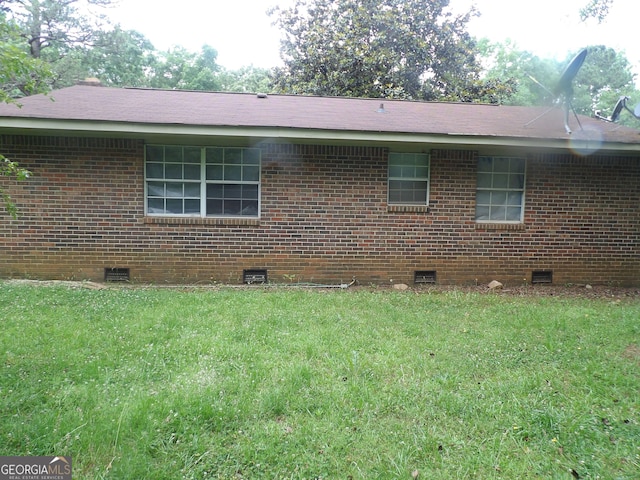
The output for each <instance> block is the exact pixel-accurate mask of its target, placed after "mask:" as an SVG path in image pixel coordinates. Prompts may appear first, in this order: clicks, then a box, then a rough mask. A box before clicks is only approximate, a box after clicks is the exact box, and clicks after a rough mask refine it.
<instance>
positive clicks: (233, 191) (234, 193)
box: [224, 184, 242, 198]
mask: <svg viewBox="0 0 640 480" xmlns="http://www.w3.org/2000/svg"><path fill="white" fill-rule="evenodd" d="M224 198H242V185H237V184H236V185H225V186H224Z"/></svg>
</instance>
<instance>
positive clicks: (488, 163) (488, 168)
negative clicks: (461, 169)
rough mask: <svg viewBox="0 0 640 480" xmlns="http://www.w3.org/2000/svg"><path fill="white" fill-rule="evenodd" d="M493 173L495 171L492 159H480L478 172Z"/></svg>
mask: <svg viewBox="0 0 640 480" xmlns="http://www.w3.org/2000/svg"><path fill="white" fill-rule="evenodd" d="M492 171H493V158H492V157H480V158H478V172H492Z"/></svg>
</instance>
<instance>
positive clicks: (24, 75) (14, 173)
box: [0, 12, 49, 218]
mask: <svg viewBox="0 0 640 480" xmlns="http://www.w3.org/2000/svg"><path fill="white" fill-rule="evenodd" d="M48 75H49V71H48V69H47V68H46V65H44V64H42V62H40V61H39V60H37V59H33V58H31V57H30V56H29V55H28V54H27V53H26V52H24V51H23V50H22V49H21V48H20V41H19V33H18V30H17V28H16V27H15V25H13V24H12V23H10V22H8V21H7V20H6V18H5V17H4V14H3V13H2V12H0V101H2V102H16V97H20V96H24V95H30V94H33V93H39V92H44V91H46V89H47V82H46V80H47V78H48ZM29 175H30V172H29V171H28V170H25V169H24V168H21V167H20V166H19V165H18V164H17V163H16V162H12V161H11V160H9V159H8V158H6V157H4V156H3V155H1V154H0V177H9V178H15V179H16V180H24V179H26V178H28V177H29ZM0 199H2V201H3V202H4V205H5V209H6V210H7V212H8V213H9V214H10V215H11V216H12V217H14V218H15V217H16V216H17V213H18V210H17V207H16V205H15V203H13V201H12V200H11V197H10V196H9V194H7V193H6V192H5V191H4V190H3V189H2V188H0Z"/></svg>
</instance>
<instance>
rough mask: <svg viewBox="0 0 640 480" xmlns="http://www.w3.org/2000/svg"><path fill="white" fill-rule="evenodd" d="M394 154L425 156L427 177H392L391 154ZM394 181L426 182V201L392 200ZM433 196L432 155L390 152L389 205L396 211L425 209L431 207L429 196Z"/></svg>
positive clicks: (388, 171)
mask: <svg viewBox="0 0 640 480" xmlns="http://www.w3.org/2000/svg"><path fill="white" fill-rule="evenodd" d="M392 155H413V156H418V155H419V156H423V157H425V159H426V167H427V176H426V177H392V176H391V156H392ZM392 181H413V182H426V184H427V189H426V190H427V191H426V199H425V202H424V203H407V202H395V201H391V182H392ZM430 196H431V155H429V154H428V153H424V152H389V154H388V157H387V207H388V208H389V209H390V210H392V211H393V210H394V209H395V210H396V211H423V210H426V209H428V207H429V197H430Z"/></svg>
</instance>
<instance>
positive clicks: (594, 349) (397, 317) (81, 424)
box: [0, 282, 640, 480]
mask: <svg viewBox="0 0 640 480" xmlns="http://www.w3.org/2000/svg"><path fill="white" fill-rule="evenodd" d="M535 291H536V292H537V290H535ZM614 300H620V299H613V298H609V299H608V300H607V299H602V300H597V299H596V300H593V299H591V300H590V299H585V298H575V299H574V298H561V297H558V298H556V297H552V298H544V297H536V296H531V297H526V296H524V297H520V296H519V297H509V296H500V295H492V294H468V293H463V292H457V291H451V292H447V293H437V292H429V291H426V292H395V291H366V290H358V291H331V292H326V291H317V290H316V291H307V290H294V289H272V290H263V289H242V290H238V289H228V290H226V289H219V290H214V291H207V290H193V289H191V290H190V291H187V290H184V291H181V290H173V291H168V290H166V289H153V288H137V289H135V288H133V289H127V288H118V289H113V290H110V289H107V290H89V289H82V288H65V287H32V286H25V285H18V284H15V283H8V282H5V283H0V318H2V319H3V328H2V330H0V365H2V375H1V376H0V391H1V392H2V395H1V396H0V412H3V413H2V414H1V415H0V444H2V445H3V446H4V449H5V450H6V451H7V452H9V453H11V454H12V455H50V454H51V452H52V451H53V452H56V453H58V454H65V455H69V454H70V455H73V459H74V477H78V478H87V479H94V478H95V479H98V478H163V479H164V478H187V479H190V478H193V479H195V478H225V479H226V478H296V479H298V478H299V479H302V478H354V479H371V478H411V474H412V472H414V471H416V470H417V471H418V475H419V478H437V479H444V480H446V479H454V478H572V477H571V473H570V472H571V471H572V470H573V471H575V472H576V475H579V476H580V478H629V479H631V478H635V477H637V471H638V460H639V458H638V452H639V450H638V449H639V448H640V420H639V419H638V410H637V407H638V391H639V390H640V377H639V376H638V361H639V355H640V348H639V345H640V328H639V327H638V321H637V319H638V318H639V317H640V303H638V300H637V299H624V300H620V301H614Z"/></svg>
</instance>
